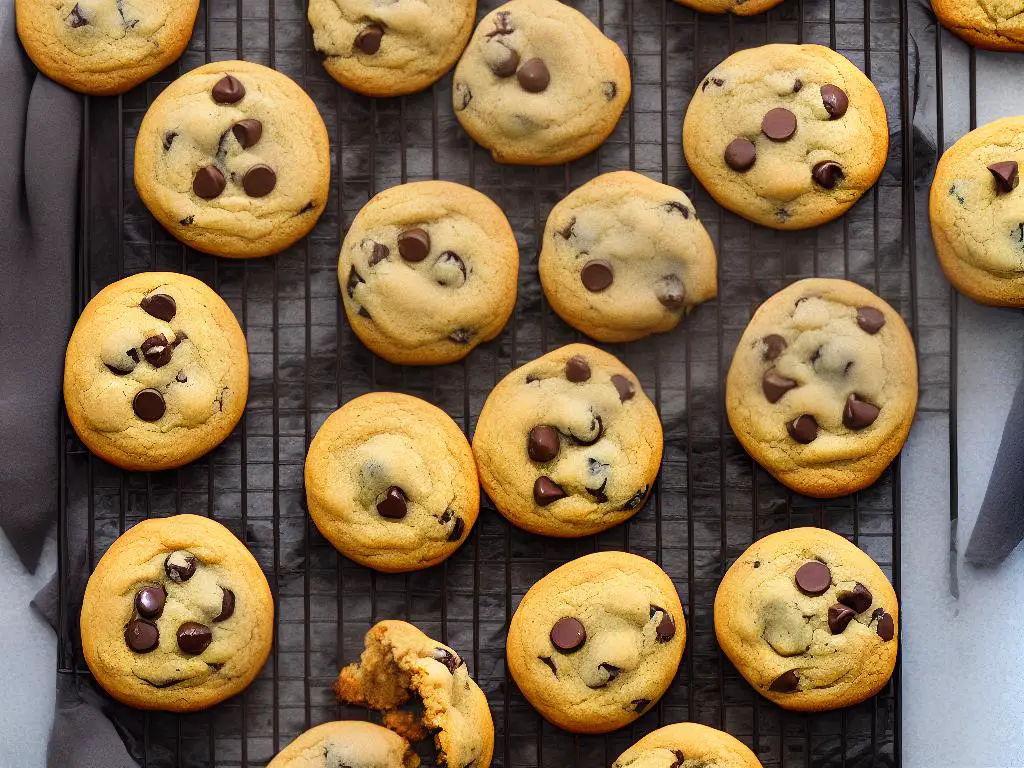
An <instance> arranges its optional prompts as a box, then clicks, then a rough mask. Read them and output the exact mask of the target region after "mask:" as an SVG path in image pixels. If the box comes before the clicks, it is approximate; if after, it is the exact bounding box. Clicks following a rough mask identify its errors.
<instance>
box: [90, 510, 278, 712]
mask: <svg viewBox="0 0 1024 768" xmlns="http://www.w3.org/2000/svg"><path fill="white" fill-rule="evenodd" d="M81 630H82V652H83V653H84V654H85V660H86V662H87V663H88V664H89V669H90V670H91V671H92V674H93V676H94V677H95V678H96V681H97V682H98V683H99V684H100V685H102V686H103V687H104V688H105V689H106V691H107V693H109V694H110V695H111V696H113V697H114V698H115V699H117V700H118V701H120V702H123V703H125V704H128V705H130V706H132V707H137V708H138V709H165V710H169V711H172V712H192V711H194V710H198V709H205V708H206V707H210V706H213V705H214V704H216V703H218V702H221V701H223V700H224V699H227V698H229V697H231V696H234V695H235V694H236V693H238V692H240V691H242V690H243V689H245V688H246V687H247V686H248V685H249V683H251V682H252V681H253V679H254V678H255V677H256V675H257V674H258V673H259V671H260V669H261V668H262V667H263V663H264V662H265V661H266V660H267V655H268V654H269V653H270V643H271V640H272V638H273V634H274V600H273V597H272V596H271V594H270V586H269V585H268V584H267V579H266V577H265V576H264V575H263V571H261V570H260V566H259V564H258V563H257V562H256V559H255V558H254V557H253V556H252V555H251V554H250V553H249V550H248V549H246V548H245V546H244V545H243V544H242V543H241V542H240V541H239V540H238V539H236V538H235V536H234V534H232V533H231V531H229V530H228V529H227V528H225V527H224V526H223V525H221V524H220V523H218V522H215V521H213V520H211V519H209V518H206V517H198V516H196V515H177V516H175V517H165V518H154V519H151V520H144V521H142V522H141V523H139V524H138V525H136V526H135V527H133V528H130V529H129V530H127V531H126V532H125V533H124V534H123V535H121V536H120V537H119V538H118V539H117V540H116V541H115V542H114V543H113V544H112V545H111V546H110V549H108V550H107V552H106V554H104V555H103V557H102V558H100V561H99V564H97V566H96V570H95V571H93V574H92V576H90V577H89V583H88V585H87V586H86V588H85V599H84V601H83V602H82V617H81Z"/></svg>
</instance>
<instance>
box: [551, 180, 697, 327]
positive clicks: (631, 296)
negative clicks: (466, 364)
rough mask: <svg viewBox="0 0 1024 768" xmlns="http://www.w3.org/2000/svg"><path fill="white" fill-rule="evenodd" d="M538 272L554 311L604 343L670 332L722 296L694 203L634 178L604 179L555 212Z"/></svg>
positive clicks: (575, 194) (673, 191)
mask: <svg viewBox="0 0 1024 768" xmlns="http://www.w3.org/2000/svg"><path fill="white" fill-rule="evenodd" d="M538 270H539V272H540V281H541V285H542V286H543V287H544V294H545V295H546V296H547V298H548V302H549V303H550V304H551V307H552V309H554V310H555V312H557V313H558V315H559V317H561V318H562V319H563V320H565V322H567V323H569V325H571V326H573V327H574V328H578V329H579V330H581V331H583V332H584V333H585V334H587V335H588V336H591V337H593V338H595V339H597V340H599V341H609V342H616V341H633V340H635V339H640V338H643V337H644V336H647V335H648V334H651V333H660V332H664V331H670V330H672V329H673V328H675V326H676V324H677V323H678V322H679V320H680V318H682V316H683V315H684V314H686V313H687V312H688V311H689V310H690V309H691V308H692V307H693V306H694V305H695V304H699V303H701V302H703V301H707V300H708V299H712V298H714V297H715V294H716V292H717V276H716V262H715V247H714V245H712V243H711V238H710V237H708V233H707V231H706V230H705V229H704V225H703V224H701V223H700V221H699V220H698V218H697V211H696V209H695V208H694V207H693V203H691V202H690V199H689V198H688V197H687V196H686V195H684V194H683V193H682V192H680V191H679V190H678V189H675V188H673V187H669V186H666V185H664V184H659V183H658V182H656V181H652V180H651V179H648V178H647V177H646V176H642V175H640V174H639V173H634V172H632V171H616V172H614V173H606V174H603V175H601V176H598V177H597V178H596V179H594V180H592V181H590V182H588V183H586V184H584V185H583V186H582V187H580V188H579V189H577V190H575V191H574V192H572V193H571V194H570V195H568V196H567V197H566V198H564V199H563V200H562V201H561V202H560V203H558V205H556V206H555V207H554V208H553V209H552V211H551V215H550V216H548V223H547V227H546V228H545V230H544V243H543V247H542V249H541V252H540V260H539V263H538Z"/></svg>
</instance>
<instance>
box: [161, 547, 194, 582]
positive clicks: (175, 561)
mask: <svg viewBox="0 0 1024 768" xmlns="http://www.w3.org/2000/svg"><path fill="white" fill-rule="evenodd" d="M195 572H196V558H195V555H193V554H191V553H189V552H172V553H171V554H169V555H168V556H167V557H166V558H165V559H164V573H166V574H167V578H169V579H170V580H171V581H173V582H174V583H175V584H184V583H185V582H186V581H188V580H189V579H191V578H192V576H194V575H195Z"/></svg>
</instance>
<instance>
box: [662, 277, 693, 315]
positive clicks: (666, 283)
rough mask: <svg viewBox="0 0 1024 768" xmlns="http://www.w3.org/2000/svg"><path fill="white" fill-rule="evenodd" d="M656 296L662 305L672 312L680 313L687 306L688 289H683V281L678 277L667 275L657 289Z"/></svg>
mask: <svg viewBox="0 0 1024 768" xmlns="http://www.w3.org/2000/svg"><path fill="white" fill-rule="evenodd" d="M655 295H656V296H657V297H658V301H659V302H661V305H662V306H663V307H665V309H667V310H669V311H671V312H678V311H679V310H680V309H682V308H683V307H684V306H686V288H684V287H683V281H682V280H680V279H679V278H678V277H677V276H676V275H665V277H663V278H661V280H659V281H658V287H657V288H656V289H655Z"/></svg>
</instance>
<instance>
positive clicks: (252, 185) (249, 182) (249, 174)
mask: <svg viewBox="0 0 1024 768" xmlns="http://www.w3.org/2000/svg"><path fill="white" fill-rule="evenodd" d="M276 186H277V174H276V173H274V169H273V168H271V167H270V166H269V165H263V164H262V163H261V164H260V165H254V166H253V167H252V168H250V169H249V170H248V171H246V172H245V176H243V177H242V189H244V190H245V194H247V195H248V196H249V197H266V196H267V195H269V194H270V193H271V192H273V191H274V187H276Z"/></svg>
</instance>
